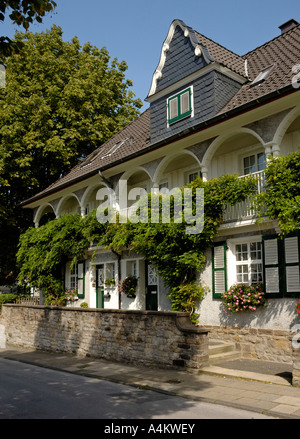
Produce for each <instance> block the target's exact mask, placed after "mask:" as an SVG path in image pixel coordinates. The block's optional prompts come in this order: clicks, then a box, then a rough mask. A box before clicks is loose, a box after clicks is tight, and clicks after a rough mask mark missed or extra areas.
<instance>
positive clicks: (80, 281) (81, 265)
mask: <svg viewBox="0 0 300 439" xmlns="http://www.w3.org/2000/svg"><path fill="white" fill-rule="evenodd" d="M77 291H78V294H77V295H78V297H79V298H80V299H83V298H84V293H85V262H84V261H83V262H78V264H77Z"/></svg>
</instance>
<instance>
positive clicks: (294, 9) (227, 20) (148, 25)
mask: <svg viewBox="0 0 300 439" xmlns="http://www.w3.org/2000/svg"><path fill="white" fill-rule="evenodd" d="M56 2H57V8H56V10H55V12H54V13H52V14H51V15H48V16H47V17H46V18H45V19H44V22H43V24H34V25H32V26H31V27H30V29H29V30H30V31H31V32H41V31H43V30H45V29H47V28H50V27H51V26H52V25H53V24H56V25H58V26H61V28H62V30H63V38H64V40H66V41H69V40H71V39H72V38H73V37H74V36H75V35H76V36H77V37H78V38H79V41H80V43H81V44H84V43H86V42H90V43H91V44H92V45H94V46H97V47H99V48H101V47H103V46H105V47H106V48H107V49H108V51H109V54H110V56H111V58H118V60H119V61H122V60H124V61H126V62H127V64H128V70H127V75H126V76H127V78H128V79H131V80H132V81H133V88H132V90H133V91H134V93H135V94H136V96H137V97H139V98H140V99H142V101H144V99H145V97H146V96H147V94H148V91H149V88H150V85H151V79H152V74H153V72H154V70H155V69H156V67H157V64H158V62H159V58H160V51H161V47H162V44H163V42H164V40H165V38H166V36H167V33H168V30H169V27H170V25H171V23H172V21H173V20H174V19H180V20H182V21H184V22H185V24H186V25H188V26H190V27H192V28H194V29H195V30H197V31H198V32H200V33H202V34H204V35H205V36H207V37H208V38H211V39H213V40H215V41H217V42H218V43H219V44H221V45H223V46H225V47H227V48H228V49H230V50H232V51H233V52H236V53H238V54H239V55H243V54H245V53H247V52H248V51H249V50H252V49H254V48H255V47H257V46H259V45H261V44H264V43H265V42H266V41H269V40H271V39H272V38H274V37H276V36H277V35H279V34H280V30H279V29H278V26H279V25H281V24H283V23H284V22H285V21H287V20H289V19H290V18H294V19H295V20H297V21H299V22H300V3H299V0H285V1H282V0H252V1H244V0H240V1H237V0H236V1H234V0H227V1H224V0H223V1H220V0H214V1H213V0H210V1H203V0H202V1H201V0H185V1H184V0H180V1H179V0H150V1H149V0H147V1H145V0H127V1H124V0H122V1H121V0H111V1H105V2H103V1H101V0H85V1H82V0H56ZM16 29H18V26H13V25H12V24H11V22H10V21H9V20H8V19H6V20H5V21H4V22H1V23H0V35H5V36H9V37H13V35H14V33H15V30H16ZM299 61H300V54H299ZM147 107H148V104H147V103H146V102H145V105H144V108H143V109H146V108H147Z"/></svg>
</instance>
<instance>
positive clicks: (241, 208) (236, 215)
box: [223, 171, 265, 223]
mask: <svg viewBox="0 0 300 439" xmlns="http://www.w3.org/2000/svg"><path fill="white" fill-rule="evenodd" d="M250 175H251V176H253V177H255V179H256V193H257V194H260V193H261V192H263V191H264V186H265V172H264V171H258V172H253V173H252V174H250ZM239 178H247V175H242V176H241V177H239ZM254 217H255V209H254V206H253V201H252V197H247V198H246V200H244V201H242V202H241V203H237V204H236V205H234V206H230V205H228V206H226V208H225V210H224V215H223V221H224V223H229V222H233V221H241V220H244V219H251V218H254Z"/></svg>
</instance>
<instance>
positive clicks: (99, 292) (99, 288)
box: [96, 264, 104, 308]
mask: <svg viewBox="0 0 300 439" xmlns="http://www.w3.org/2000/svg"><path fill="white" fill-rule="evenodd" d="M96 308H104V265H103V264H101V265H96Z"/></svg>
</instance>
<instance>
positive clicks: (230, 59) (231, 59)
mask: <svg viewBox="0 0 300 439" xmlns="http://www.w3.org/2000/svg"><path fill="white" fill-rule="evenodd" d="M196 35H197V39H198V41H199V43H200V44H201V46H204V47H206V48H207V49H208V51H209V55H210V57H211V58H212V59H213V60H214V61H216V62H218V63H219V64H221V65H223V66H225V67H228V68H229V69H230V70H232V71H233V72H235V73H238V74H239V75H241V76H243V77H246V71H245V61H244V59H243V57H242V56H240V55H237V54H236V53H234V52H232V51H230V50H228V49H226V48H225V47H223V46H221V45H220V44H218V43H216V42H215V41H213V40H211V39H209V38H207V37H205V36H204V35H202V34H199V33H198V32H196Z"/></svg>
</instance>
